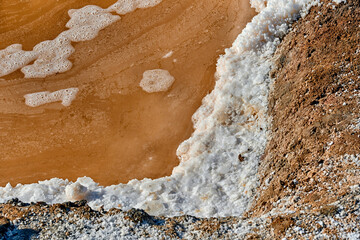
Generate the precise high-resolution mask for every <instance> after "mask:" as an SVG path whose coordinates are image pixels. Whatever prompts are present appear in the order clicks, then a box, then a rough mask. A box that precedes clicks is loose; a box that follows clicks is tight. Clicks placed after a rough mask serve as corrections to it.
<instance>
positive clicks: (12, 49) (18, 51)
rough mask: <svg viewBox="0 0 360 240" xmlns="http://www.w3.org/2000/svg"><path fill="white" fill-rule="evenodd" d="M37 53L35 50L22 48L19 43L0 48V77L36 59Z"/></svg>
mask: <svg viewBox="0 0 360 240" xmlns="http://www.w3.org/2000/svg"><path fill="white" fill-rule="evenodd" d="M37 55H38V54H37V53H36V52H33V51H24V50H22V45H21V44H13V45H10V46H8V47H7V48H5V49H3V50H0V77H1V76H5V75H8V74H10V73H12V72H14V71H16V70H17V69H19V68H21V67H23V66H25V65H26V64H28V63H30V62H31V61H33V60H34V59H36V57H37Z"/></svg>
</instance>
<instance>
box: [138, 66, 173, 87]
mask: <svg viewBox="0 0 360 240" xmlns="http://www.w3.org/2000/svg"><path fill="white" fill-rule="evenodd" d="M174 81H175V78H174V77H173V76H171V74H170V73H169V72H168V71H167V70H163V69H153V70H147V71H145V72H144V73H143V78H142V80H141V82H140V87H141V88H142V89H143V90H144V91H145V92H148V93H153V92H165V91H167V90H169V88H170V87H171V85H172V84H173V83H174Z"/></svg>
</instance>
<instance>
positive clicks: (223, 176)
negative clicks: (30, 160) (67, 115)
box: [0, 0, 317, 217]
mask: <svg viewBox="0 0 360 240" xmlns="http://www.w3.org/2000/svg"><path fill="white" fill-rule="evenodd" d="M316 3H317V1H311V0H293V1H287V0H269V1H267V6H266V7H265V8H263V9H262V10H261V12H260V13H259V14H258V15H257V16H255V17H254V19H253V20H252V22H251V23H249V24H248V25H247V26H246V28H245V29H244V30H243V32H242V34H240V35H239V36H238V38H237V39H236V41H235V42H234V44H233V46H232V47H231V48H230V49H227V51H226V54H225V55H224V56H222V57H221V58H220V60H219V62H218V66H217V76H218V80H217V82H216V86H215V89H214V90H213V92H212V93H211V94H209V95H208V96H207V97H206V98H205V99H204V100H203V105H202V106H201V107H200V109H199V110H198V111H197V112H196V113H195V114H194V117H193V119H194V127H195V132H194V133H193V134H192V136H191V138H190V139H188V140H187V141H185V142H184V143H182V144H181V145H180V146H179V149H178V154H179V157H180V159H181V163H180V165H179V166H178V167H176V168H175V169H174V171H173V174H172V175H171V176H170V177H164V178H159V179H155V180H151V179H144V180H141V181H139V180H132V181H130V182H129V183H128V184H119V185H113V186H108V187H102V186H99V185H98V184H96V183H95V182H94V181H93V180H92V179H90V178H79V179H78V180H77V181H76V182H78V183H80V184H81V185H82V186H84V187H86V191H85V192H87V194H86V197H85V199H87V200H88V202H89V204H90V206H91V207H93V208H98V207H100V206H104V208H105V209H109V208H112V207H120V208H122V209H124V210H128V209H130V208H141V209H144V210H146V211H148V212H149V213H150V214H155V215H166V216H174V215H182V214H190V215H194V216H199V217H211V216H229V215H242V214H243V213H244V212H245V211H246V210H247V209H248V208H249V207H250V206H251V203H252V201H253V200H254V198H255V197H256V194H257V192H256V189H257V186H258V178H257V167H258V164H259V160H260V157H261V156H262V154H263V152H264V149H265V146H266V142H267V136H268V134H267V129H268V122H267V120H268V117H267V116H266V112H267V104H268V101H267V97H268V92H269V85H270V79H269V74H268V73H269V70H270V68H271V65H272V62H271V61H270V59H271V56H272V54H273V52H274V51H275V48H276V46H277V45H278V43H279V42H280V41H279V37H281V36H282V35H283V34H284V30H286V29H287V28H288V24H289V23H291V22H292V21H293V20H296V18H297V17H299V16H300V13H301V12H303V14H305V13H306V12H307V10H308V9H309V7H310V6H311V5H313V4H316ZM261 35H266V37H265V36H264V37H262V36H261ZM239 154H240V155H241V156H242V158H244V160H243V161H239V158H238V156H239ZM242 158H241V159H242ZM71 184H72V183H71V182H69V181H68V180H60V179H56V178H55V179H51V180H49V181H42V182H39V183H37V184H30V185H21V184H18V185H17V186H16V187H12V186H11V185H10V184H8V185H7V186H6V187H4V188H0V199H1V201H3V202H4V201H6V200H8V199H11V198H14V197H18V198H19V199H20V200H22V201H25V202H31V201H33V202H36V201H46V202H48V203H57V202H64V201H68V200H69V198H68V196H67V195H66V194H65V188H66V186H70V187H69V188H71V186H74V185H71ZM74 187H76V186H74ZM68 191H70V190H68ZM75 192H77V191H76V190H75ZM80 192H82V191H80Z"/></svg>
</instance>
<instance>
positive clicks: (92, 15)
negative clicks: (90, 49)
mask: <svg viewBox="0 0 360 240" xmlns="http://www.w3.org/2000/svg"><path fill="white" fill-rule="evenodd" d="M69 16H70V18H71V19H70V20H69V21H68V22H67V23H66V27H67V28H70V30H68V31H65V32H63V33H62V34H61V35H63V36H66V37H67V38H68V39H70V40H71V41H73V42H80V41H88V40H91V39H94V38H95V37H96V36H97V35H98V33H99V31H100V30H102V29H104V28H106V27H107V26H109V25H110V24H112V23H114V22H116V21H118V20H119V19H120V17H119V16H115V15H112V14H111V13H109V12H108V11H107V10H105V9H102V8H101V7H98V6H94V5H89V6H85V7H83V8H80V9H77V10H74V9H72V10H70V11H69Z"/></svg>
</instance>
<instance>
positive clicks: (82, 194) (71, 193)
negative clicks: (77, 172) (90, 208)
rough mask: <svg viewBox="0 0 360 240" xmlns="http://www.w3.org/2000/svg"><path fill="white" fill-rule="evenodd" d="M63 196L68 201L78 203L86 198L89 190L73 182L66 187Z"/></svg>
mask: <svg viewBox="0 0 360 240" xmlns="http://www.w3.org/2000/svg"><path fill="white" fill-rule="evenodd" d="M65 194H66V198H67V200H69V201H80V200H83V199H85V198H86V197H87V196H88V194H89V190H88V189H87V187H85V186H83V185H82V184H80V183H79V182H75V183H72V184H70V185H67V186H66V188H65Z"/></svg>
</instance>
